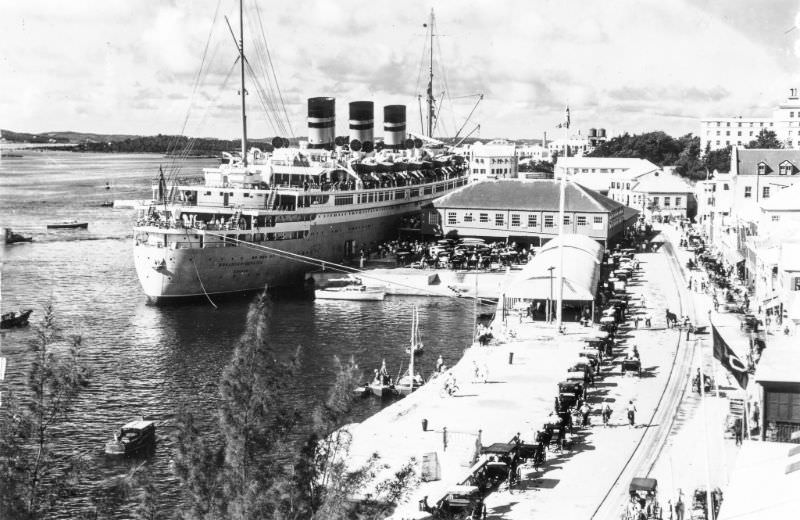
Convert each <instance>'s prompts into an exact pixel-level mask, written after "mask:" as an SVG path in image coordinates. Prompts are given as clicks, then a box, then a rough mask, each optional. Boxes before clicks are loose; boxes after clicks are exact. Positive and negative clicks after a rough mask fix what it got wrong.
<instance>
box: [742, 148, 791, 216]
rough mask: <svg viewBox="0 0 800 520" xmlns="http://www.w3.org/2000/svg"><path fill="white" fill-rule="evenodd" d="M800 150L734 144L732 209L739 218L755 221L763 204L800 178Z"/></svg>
mask: <svg viewBox="0 0 800 520" xmlns="http://www.w3.org/2000/svg"><path fill="white" fill-rule="evenodd" d="M799 173H800V150H791V149H790V150H786V149H775V150H762V149H744V148H738V147H737V148H734V149H733V150H732V151H731V172H730V174H731V178H732V179H733V194H732V201H731V210H732V213H733V214H734V215H736V217H737V218H738V219H739V220H740V221H747V222H751V223H755V222H757V221H758V220H760V217H761V205H762V203H764V202H768V201H769V200H770V199H771V198H772V197H774V196H775V195H777V193H778V192H779V191H780V190H782V189H784V188H787V187H789V186H792V185H794V184H795V183H797V182H798V181H800V175H798V174H799Z"/></svg>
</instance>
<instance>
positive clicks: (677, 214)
mask: <svg viewBox="0 0 800 520" xmlns="http://www.w3.org/2000/svg"><path fill="white" fill-rule="evenodd" d="M626 191H627V192H628V193H626V194H625V197H626V203H625V204H626V205H627V206H629V207H632V208H634V209H636V210H638V211H639V212H640V213H641V215H642V216H643V217H645V218H646V219H650V220H652V219H655V220H657V221H661V220H663V219H667V218H668V219H680V218H686V217H688V216H689V201H690V197H691V195H692V194H693V192H694V188H693V187H692V186H691V185H690V184H689V183H688V182H686V181H685V180H684V179H683V178H681V177H679V176H677V175H672V174H670V173H668V172H664V171H661V172H659V171H656V172H652V173H649V174H647V175H643V176H641V177H639V178H638V179H636V180H635V181H633V182H632V183H631V187H630V189H629V190H626Z"/></svg>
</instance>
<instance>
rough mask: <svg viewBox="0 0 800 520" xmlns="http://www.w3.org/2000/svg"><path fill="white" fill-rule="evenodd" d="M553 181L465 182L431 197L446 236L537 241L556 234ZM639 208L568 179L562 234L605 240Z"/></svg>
mask: <svg viewBox="0 0 800 520" xmlns="http://www.w3.org/2000/svg"><path fill="white" fill-rule="evenodd" d="M559 184H560V183H559V181H556V180H497V181H485V182H479V183H474V184H469V185H467V186H464V187H463V188H460V189H458V190H456V191H454V192H453V193H450V194H448V195H446V196H444V197H442V198H440V199H437V200H436V201H435V202H434V206H435V207H436V209H437V211H439V213H440V215H441V219H442V232H443V233H444V235H445V236H453V235H457V236H462V237H464V236H467V237H481V238H490V239H493V240H498V239H500V240H514V241H516V242H518V243H525V244H532V245H534V246H539V245H541V244H542V243H544V242H546V241H547V240H549V239H551V238H553V237H555V236H556V235H558V234H559V228H560V227H561V226H559V224H558V217H559V197H560V186H559ZM637 217H638V212H636V211H635V210H632V209H631V208H626V207H624V206H623V205H622V204H620V203H618V202H615V201H613V200H611V199H609V198H608V197H606V196H604V195H602V194H600V193H597V192H595V191H592V190H589V189H587V188H584V187H583V186H581V185H579V184H576V183H574V182H570V181H568V182H567V184H566V189H565V198H564V221H563V228H564V232H565V233H575V234H580V235H585V236H588V237H590V238H592V239H594V240H597V241H599V242H601V243H603V244H604V245H608V244H609V243H610V242H614V241H616V240H617V239H618V238H619V237H621V236H622V231H623V229H624V228H625V226H628V225H631V224H633V223H634V222H636V219H637Z"/></svg>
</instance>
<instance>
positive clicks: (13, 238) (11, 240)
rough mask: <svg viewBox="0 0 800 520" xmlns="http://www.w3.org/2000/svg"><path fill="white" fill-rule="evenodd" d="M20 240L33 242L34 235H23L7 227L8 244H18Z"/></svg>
mask: <svg viewBox="0 0 800 520" xmlns="http://www.w3.org/2000/svg"><path fill="white" fill-rule="evenodd" d="M20 242H33V237H26V236H22V235H20V234H19V233H14V232H13V231H11V230H10V229H9V228H6V244H17V243H20Z"/></svg>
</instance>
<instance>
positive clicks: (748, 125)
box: [700, 88, 800, 150]
mask: <svg viewBox="0 0 800 520" xmlns="http://www.w3.org/2000/svg"><path fill="white" fill-rule="evenodd" d="M762 130H771V131H773V132H775V135H776V137H777V138H778V139H779V140H780V141H781V142H783V143H784V145H785V146H786V147H787V148H800V97H798V89H796V88H792V89H789V97H788V98H786V100H784V101H783V103H781V104H780V105H778V106H777V107H776V108H775V110H774V111H773V113H772V117H743V116H737V117H708V118H703V119H701V120H700V145H701V147H702V148H703V149H704V150H705V148H706V145H709V146H710V147H711V149H718V148H725V147H726V146H745V145H747V144H748V143H749V142H750V141H753V140H754V139H756V137H758V134H759V132H761V131H762Z"/></svg>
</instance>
